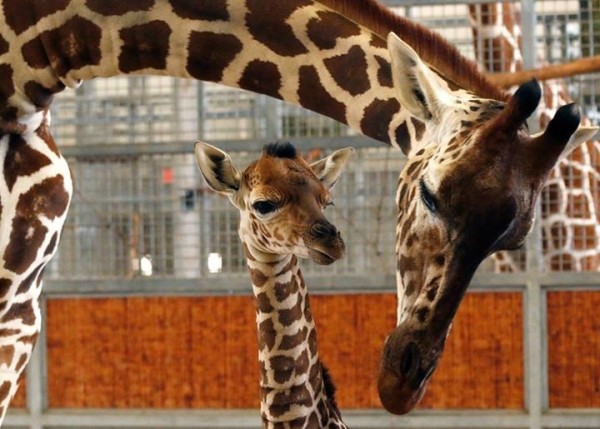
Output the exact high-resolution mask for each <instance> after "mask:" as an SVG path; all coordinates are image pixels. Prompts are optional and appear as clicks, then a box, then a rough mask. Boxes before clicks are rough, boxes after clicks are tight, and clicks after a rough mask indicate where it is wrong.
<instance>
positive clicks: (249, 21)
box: [246, 0, 312, 57]
mask: <svg viewBox="0 0 600 429" xmlns="http://www.w3.org/2000/svg"><path fill="white" fill-rule="evenodd" d="M267 1H268V0H247V1H246V6H247V7H248V13H247V15H246V26H247V27H248V30H249V31H250V33H251V34H252V36H253V37H254V38H255V39H256V40H258V41H259V42H260V43H262V44H263V45H265V46H266V47H267V48H269V49H270V50H272V51H273V52H275V53H276V54H277V55H280V56H283V57H295V56H296V55H300V54H306V53H308V50H307V49H306V47H305V46H304V44H303V43H302V42H301V41H300V40H298V38H297V37H296V35H295V34H294V30H293V28H292V26H291V25H289V24H288V23H287V22H286V21H287V19H288V18H289V17H290V15H291V14H292V13H293V12H295V11H296V10H298V9H300V8H301V7H304V6H309V5H311V4H312V1H309V0H286V1H280V0H272V1H268V3H269V5H268V6H265V2H267ZM265 10H268V11H269V13H268V14H267V13H265Z"/></svg>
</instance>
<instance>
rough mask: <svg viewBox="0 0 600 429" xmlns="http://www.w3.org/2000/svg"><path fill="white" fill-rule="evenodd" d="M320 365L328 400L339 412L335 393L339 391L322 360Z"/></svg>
mask: <svg viewBox="0 0 600 429" xmlns="http://www.w3.org/2000/svg"><path fill="white" fill-rule="evenodd" d="M319 364H320V365H321V374H322V375H323V386H324V387H325V395H327V399H329V402H330V404H331V406H332V407H333V408H334V409H336V410H337V411H339V408H338V404H337V400H336V398H335V392H336V390H337V389H336V387H335V384H334V382H333V378H332V377H331V374H330V373H329V369H327V367H326V366H325V365H324V364H323V362H321V360H320V359H319Z"/></svg>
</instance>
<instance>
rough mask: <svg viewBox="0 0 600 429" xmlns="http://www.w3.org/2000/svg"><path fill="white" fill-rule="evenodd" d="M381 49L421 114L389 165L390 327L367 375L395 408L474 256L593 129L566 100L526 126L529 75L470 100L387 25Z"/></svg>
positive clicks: (524, 212)
mask: <svg viewBox="0 0 600 429" xmlns="http://www.w3.org/2000/svg"><path fill="white" fill-rule="evenodd" d="M388 49H389V50H390V57H391V62H392V73H393V80H394V86H395V88H396V90H397V96H398V99H399V101H400V103H401V105H402V106H403V107H404V108H405V109H407V110H408V111H409V112H410V114H411V115H412V116H414V117H416V118H417V119H419V120H420V121H422V122H423V123H425V125H426V127H425V131H424V132H423V134H422V136H421V138H420V139H419V141H418V142H416V144H415V142H412V143H413V144H412V146H411V147H410V149H409V150H408V151H407V156H408V162H407V164H406V166H405V167H404V169H403V171H402V173H401V175H400V181H399V188H398V194H397V203H398V208H399V215H398V216H399V217H398V229H397V249H396V250H397V258H398V260H397V265H398V270H397V275H398V284H399V308H398V326H397V327H396V329H395V330H394V331H393V332H392V333H391V335H389V337H388V338H387V340H386V344H385V346H384V351H383V355H382V361H381V368H380V374H379V378H378V389H379V395H380V398H381V401H382V403H383V405H384V406H385V408H386V409H387V410H388V411H390V412H392V413H396V414H403V413H406V412H408V411H410V410H411V409H412V408H413V407H414V406H415V405H416V404H417V403H418V402H419V400H420V399H421V397H422V396H423V394H424V392H425V389H426V387H427V384H428V381H429V379H430V377H431V375H432V373H433V372H434V370H435V368H436V367H437V365H438V362H439V359H440V357H441V355H442V351H443V348H444V344H445V340H446V336H447V334H448V331H449V329H450V326H451V323H452V320H453V318H454V315H455V314H456V311H457V308H458V305H459V304H460V302H461V300H462V298H463V296H464V293H465V291H466V288H467V286H468V285H469V283H470V281H471V278H472V276H473V274H474V272H475V270H476V269H477V267H478V266H479V264H480V263H481V261H483V259H484V258H485V257H487V256H488V255H490V254H491V253H492V252H495V251H498V250H508V249H514V248H516V247H519V246H520V245H521V244H522V243H523V241H524V239H525V237H526V235H527V233H528V232H529V231H530V229H531V227H532V225H533V220H534V215H535V203H536V200H537V197H538V195H539V193H540V190H541V188H542V186H543V185H544V182H545V180H546V178H547V176H548V174H549V172H550V170H551V169H552V168H553V167H554V166H555V165H556V163H557V162H558V161H559V160H560V159H561V158H562V157H563V156H565V155H566V154H567V153H568V152H570V150H572V149H573V148H574V147H575V146H577V145H578V144H580V143H582V142H583V141H585V140H587V139H588V138H590V137H591V135H593V134H594V133H595V132H596V129H595V128H578V127H579V112H578V109H577V107H576V106H575V105H573V104H569V105H566V106H563V107H562V108H560V109H559V110H558V112H557V113H556V115H555V116H554V118H553V119H552V120H551V121H550V123H549V124H548V127H547V128H546V130H545V131H543V132H541V133H539V134H537V135H533V136H532V135H530V134H529V132H528V128H527V123H526V121H527V119H528V118H529V116H530V115H531V114H532V113H533V112H534V111H535V109H536V108H537V106H538V103H539V101H540V97H541V90H540V86H539V84H538V83H537V82H535V81H530V82H528V83H525V84H523V85H522V86H521V87H519V88H518V90H517V91H516V92H515V93H514V95H512V96H510V97H507V99H506V100H505V101H497V100H490V99H482V98H478V97H475V96H473V95H472V94H469V93H467V92H465V91H461V90H453V89H450V88H449V86H448V84H447V83H446V82H444V81H443V80H442V79H440V77H439V76H438V75H437V74H435V73H434V72H433V71H432V70H431V69H430V68H428V67H427V66H426V65H425V64H424V63H423V62H422V61H421V59H420V58H419V57H418V56H417V54H416V53H415V52H414V51H413V50H412V49H411V48H410V47H409V46H408V45H406V44H405V43H404V42H402V41H401V40H400V39H398V38H397V37H396V36H395V35H393V34H391V35H390V36H389V38H388Z"/></svg>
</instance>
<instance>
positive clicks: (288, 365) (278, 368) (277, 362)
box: [269, 356, 295, 383]
mask: <svg viewBox="0 0 600 429" xmlns="http://www.w3.org/2000/svg"><path fill="white" fill-rule="evenodd" d="M269 362H270V364H271V369H272V370H273V372H274V373H275V381H276V382H277V383H283V382H285V381H287V380H289V379H290V378H291V376H292V375H293V373H294V369H295V362H294V359H293V358H291V357H289V356H273V357H271V358H270V359H269Z"/></svg>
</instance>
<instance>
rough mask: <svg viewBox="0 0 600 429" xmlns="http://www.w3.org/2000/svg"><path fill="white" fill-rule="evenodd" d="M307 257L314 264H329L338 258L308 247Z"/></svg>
mask: <svg viewBox="0 0 600 429" xmlns="http://www.w3.org/2000/svg"><path fill="white" fill-rule="evenodd" d="M308 257H309V258H310V259H311V261H313V262H314V263H315V264H319V265H331V264H333V263H334V262H335V261H337V260H338V259H339V257H338V258H336V257H334V256H331V255H330V254H328V253H325V252H322V251H320V250H317V249H310V250H309V251H308Z"/></svg>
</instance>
